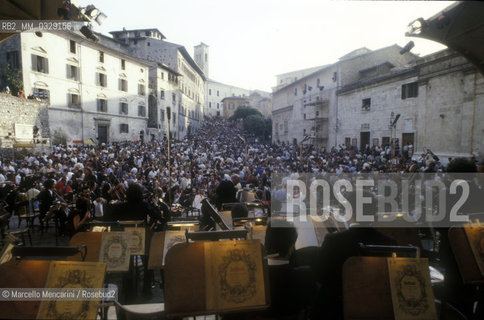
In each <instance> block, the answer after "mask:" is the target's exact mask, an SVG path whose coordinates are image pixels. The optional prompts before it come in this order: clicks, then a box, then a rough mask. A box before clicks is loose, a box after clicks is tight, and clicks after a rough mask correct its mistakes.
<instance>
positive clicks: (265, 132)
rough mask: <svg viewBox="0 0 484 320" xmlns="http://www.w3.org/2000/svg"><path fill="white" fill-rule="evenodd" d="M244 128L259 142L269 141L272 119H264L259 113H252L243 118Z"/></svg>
mask: <svg viewBox="0 0 484 320" xmlns="http://www.w3.org/2000/svg"><path fill="white" fill-rule="evenodd" d="M244 129H245V131H247V132H248V133H251V134H253V135H254V136H255V137H256V138H258V139H259V140H260V141H261V142H267V141H270V136H271V132H272V121H271V119H264V118H263V117H262V115H260V114H253V115H250V116H248V117H247V118H245V119H244Z"/></svg>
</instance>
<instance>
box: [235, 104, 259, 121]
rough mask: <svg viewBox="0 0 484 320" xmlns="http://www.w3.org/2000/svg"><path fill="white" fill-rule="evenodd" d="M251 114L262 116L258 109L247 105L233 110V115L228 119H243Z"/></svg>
mask: <svg viewBox="0 0 484 320" xmlns="http://www.w3.org/2000/svg"><path fill="white" fill-rule="evenodd" d="M251 115H258V116H260V117H262V113H261V112H260V111H259V110H257V109H255V108H252V107H249V106H240V107H238V108H237V109H236V110H235V112H234V115H233V116H231V117H230V119H229V120H237V119H245V118H247V117H249V116H251Z"/></svg>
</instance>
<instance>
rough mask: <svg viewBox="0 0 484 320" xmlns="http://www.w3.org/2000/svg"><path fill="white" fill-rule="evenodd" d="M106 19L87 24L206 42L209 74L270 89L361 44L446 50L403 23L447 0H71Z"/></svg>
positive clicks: (188, 46)
mask: <svg viewBox="0 0 484 320" xmlns="http://www.w3.org/2000/svg"><path fill="white" fill-rule="evenodd" d="M77 2H78V3H79V4H80V5H88V4H91V3H93V4H94V5H96V7H98V8H99V9H100V10H101V11H102V12H104V13H105V14H106V15H107V16H108V17H107V19H106V20H105V21H104V22H103V24H102V25H101V26H98V25H93V27H94V30H95V31H97V32H101V33H103V34H106V35H109V31H113V30H121V29H122V28H123V27H125V28H126V29H128V30H129V29H144V28H157V29H159V30H160V31H161V33H162V34H163V35H164V36H165V37H166V41H169V42H174V43H177V44H180V45H183V46H185V48H186V49H187V51H188V52H189V53H190V54H191V55H192V57H193V47H194V46H195V45H197V44H199V43H200V42H203V43H205V44H207V45H209V46H210V49H209V50H210V53H209V69H210V70H209V78H210V79H213V80H215V81H218V82H222V83H225V84H229V85H234V86H238V87H242V88H245V89H250V90H254V89H259V90H265V91H271V87H273V86H275V85H276V75H278V74H282V73H286V72H290V71H295V70H300V69H305V68H310V67H315V66H320V65H325V64H330V63H334V62H336V61H338V59H339V58H340V57H342V56H343V55H345V54H346V53H348V52H351V51H353V50H355V49H358V48H361V47H367V48H368V49H371V50H375V49H379V48H383V47H386V46H390V45H393V44H398V45H400V46H402V47H403V46H404V45H405V44H406V43H407V42H409V41H410V40H412V41H414V42H415V47H414V48H413V49H412V52H413V53H415V54H420V55H422V56H423V55H426V54H429V53H432V52H435V51H439V50H442V49H445V46H442V45H440V44H438V43H436V42H433V41H430V40H425V39H419V38H411V37H405V32H406V31H407V25H408V24H409V23H410V22H411V21H413V20H415V19H417V18H419V17H422V18H424V19H427V18H430V17H432V16H433V15H435V14H437V13H439V12H441V11H442V10H443V9H445V8H446V7H448V6H450V5H451V4H452V3H453V2H449V1H328V0H291V1H290V0H176V1H173V0H138V1H132V0H115V1H113V0H77Z"/></svg>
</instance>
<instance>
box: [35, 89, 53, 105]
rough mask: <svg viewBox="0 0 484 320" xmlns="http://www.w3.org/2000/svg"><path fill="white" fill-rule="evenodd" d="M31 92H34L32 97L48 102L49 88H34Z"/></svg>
mask: <svg viewBox="0 0 484 320" xmlns="http://www.w3.org/2000/svg"><path fill="white" fill-rule="evenodd" d="M33 92H34V97H35V98H38V99H40V100H42V101H46V102H47V103H49V102H50V93H49V90H46V89H38V88H34V90H33Z"/></svg>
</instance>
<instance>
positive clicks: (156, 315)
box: [114, 301, 166, 320]
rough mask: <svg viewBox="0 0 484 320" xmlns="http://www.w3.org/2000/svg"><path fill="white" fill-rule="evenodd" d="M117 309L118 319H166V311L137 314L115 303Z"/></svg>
mask: <svg viewBox="0 0 484 320" xmlns="http://www.w3.org/2000/svg"><path fill="white" fill-rule="evenodd" d="M114 306H115V307H116V315H117V318H118V319H124V320H161V319H165V318H166V317H165V310H160V311H154V312H137V311H133V310H130V309H129V308H128V307H126V306H123V305H122V304H121V303H119V302H118V301H114Z"/></svg>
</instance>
